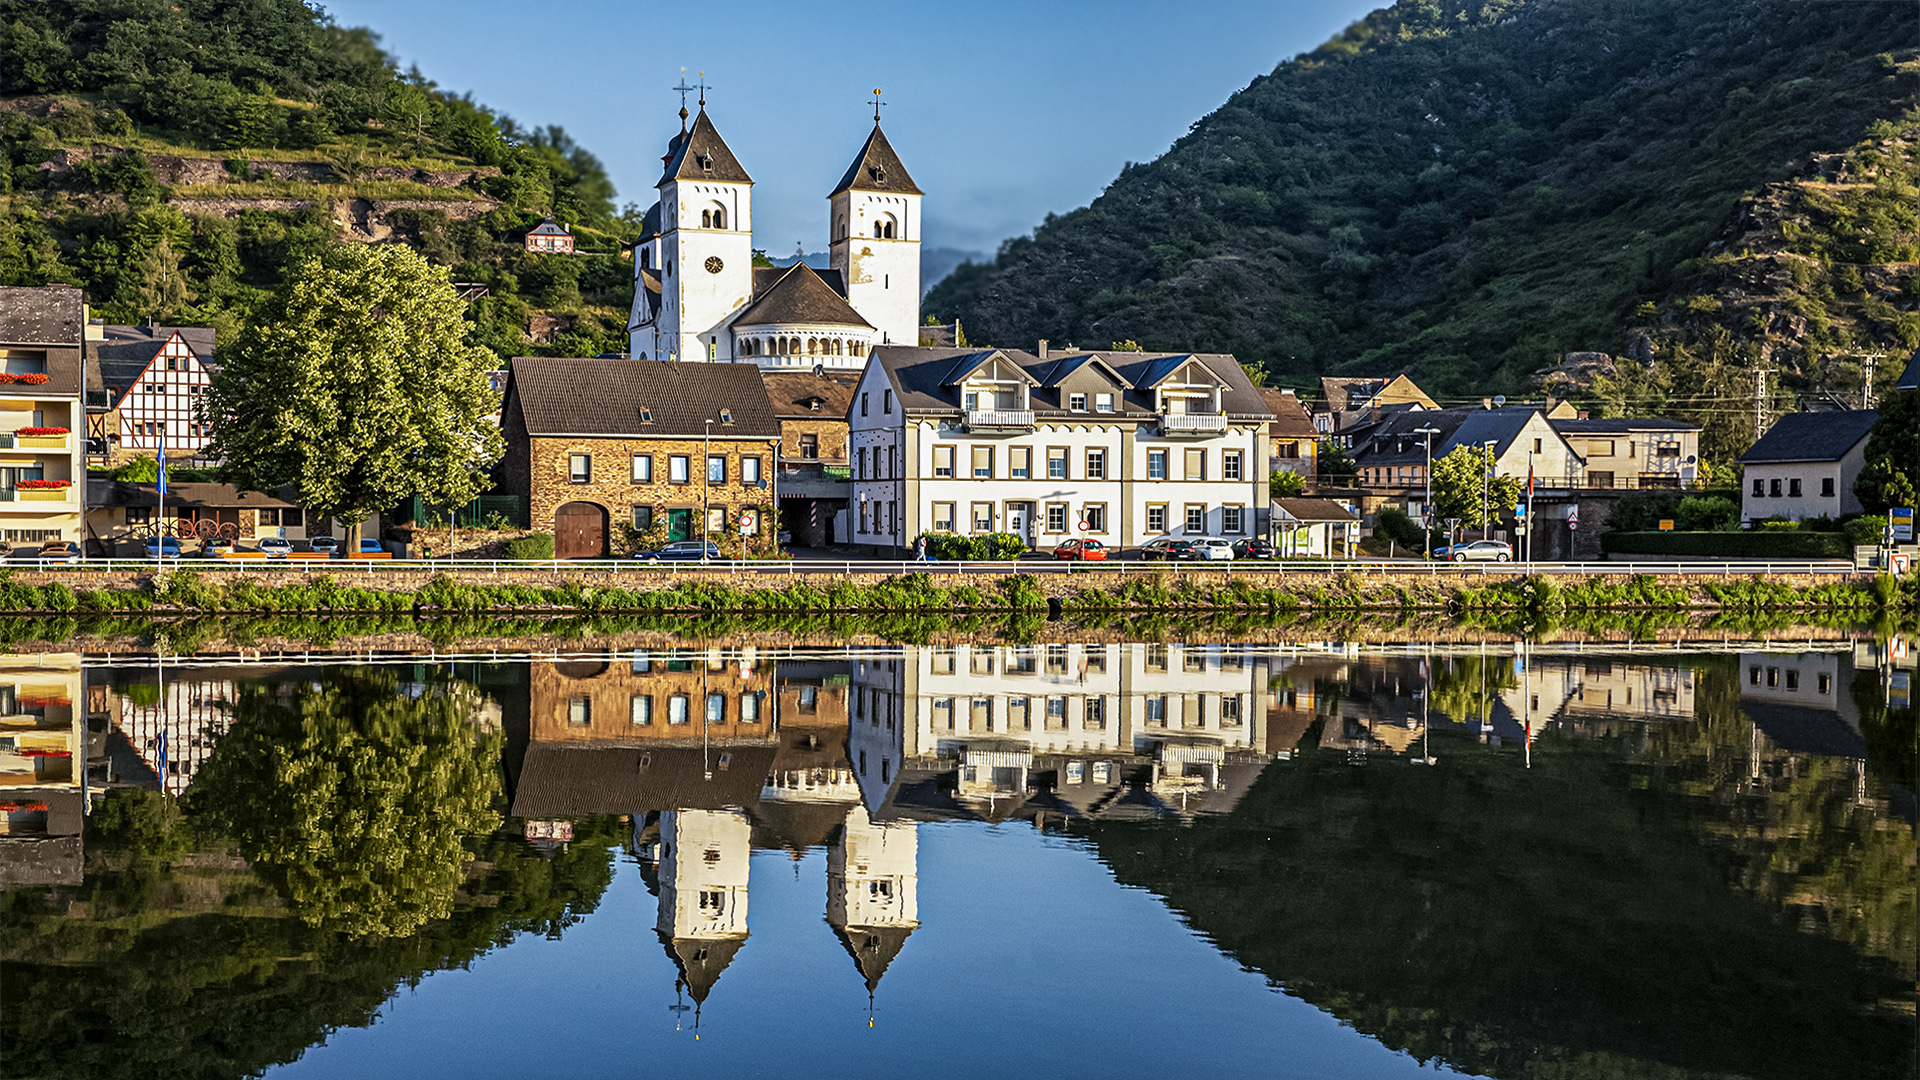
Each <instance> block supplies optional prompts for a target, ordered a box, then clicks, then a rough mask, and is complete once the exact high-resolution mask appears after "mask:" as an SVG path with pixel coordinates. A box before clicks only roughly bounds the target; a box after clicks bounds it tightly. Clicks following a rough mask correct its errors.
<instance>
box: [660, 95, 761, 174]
mask: <svg viewBox="0 0 1920 1080" xmlns="http://www.w3.org/2000/svg"><path fill="white" fill-rule="evenodd" d="M672 150H673V153H672V156H671V157H669V158H668V159H667V171H666V172H665V173H664V174H663V175H662V176H661V177H660V183H661V184H665V183H667V182H669V181H672V180H716V181H719V182H721V183H725V184H751V183H753V177H751V176H748V175H747V170H746V169H745V168H743V167H741V165H740V159H739V158H736V157H734V156H733V151H732V150H731V149H730V148H729V147H728V146H727V140H725V139H722V138H721V137H720V132H718V131H716V130H715V129H714V126H713V121H712V120H709V119H707V110H706V109H705V108H702V109H701V110H700V114H699V115H698V116H695V117H694V118H693V127H691V128H689V129H688V131H687V133H686V135H685V136H684V137H681V136H676V137H675V138H674V141H673V147H672ZM655 186H659V185H655Z"/></svg>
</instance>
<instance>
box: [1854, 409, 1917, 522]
mask: <svg viewBox="0 0 1920 1080" xmlns="http://www.w3.org/2000/svg"><path fill="white" fill-rule="evenodd" d="M1917 489H1920V390H1902V391H1899V392H1898V393H1893V394H1888V395H1887V396H1886V397H1885V398H1883V399H1881V401H1880V415H1879V417H1878V418H1877V419H1876V420H1874V422H1873V431H1872V433H1870V434H1869V435H1868V436H1867V449H1866V466H1865V467H1864V468H1862V469H1861V470H1860V478H1859V479H1857V480H1855V481H1854V482H1853V493H1854V494H1855V495H1857V496H1859V498H1860V505H1861V506H1862V507H1864V508H1866V510H1867V511H1868V512H1869V513H1884V512H1885V511H1886V510H1888V509H1889V508H1891V507H1895V506H1912V505H1914V501H1915V495H1916V490H1917Z"/></svg>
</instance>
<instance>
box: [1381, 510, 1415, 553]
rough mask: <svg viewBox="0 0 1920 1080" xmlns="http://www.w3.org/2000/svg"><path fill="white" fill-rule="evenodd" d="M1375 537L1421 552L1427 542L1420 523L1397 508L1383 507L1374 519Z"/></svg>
mask: <svg viewBox="0 0 1920 1080" xmlns="http://www.w3.org/2000/svg"><path fill="white" fill-rule="evenodd" d="M1373 535H1375V536H1384V537H1386V538H1387V539H1389V540H1391V541H1393V542H1394V543H1396V544H1399V545H1400V546H1401V547H1404V548H1412V549H1413V550H1415V551H1419V550H1420V545H1421V544H1423V543H1425V542H1426V535H1425V533H1424V532H1422V530H1421V528H1420V524H1419V522H1416V521H1414V520H1413V519H1412V518H1411V517H1408V516H1407V512H1406V511H1404V510H1402V509H1400V508H1399V507H1397V506H1383V507H1381V508H1380V510H1379V512H1378V513H1376V514H1375V515H1374V518H1373Z"/></svg>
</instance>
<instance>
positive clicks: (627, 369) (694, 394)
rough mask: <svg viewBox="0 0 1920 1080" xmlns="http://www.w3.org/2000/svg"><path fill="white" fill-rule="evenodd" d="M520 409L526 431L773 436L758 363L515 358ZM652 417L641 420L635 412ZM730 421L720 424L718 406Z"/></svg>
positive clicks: (511, 385) (511, 396) (511, 397)
mask: <svg viewBox="0 0 1920 1080" xmlns="http://www.w3.org/2000/svg"><path fill="white" fill-rule="evenodd" d="M516 406H517V407H518V408H519V410H520V415H521V417H522V419H523V420H524V422H525V424H526V428H527V434H529V435H620V436H656V437H662V438H668V437H685V436H693V437H699V436H701V435H704V434H706V433H707V427H706V424H705V421H707V420H712V421H713V422H714V424H713V434H714V435H715V436H721V437H726V438H764V439H773V438H778V437H779V435H780V421H779V420H778V419H776V418H775V417H774V415H773V405H772V403H771V402H769V401H768V400H767V390H766V387H765V385H764V384H762V382H761V381H760V369H758V368H756V367H753V366H752V365H750V364H709V363H704V362H699V361H689V362H684V363H675V362H671V361H666V360H574V359H560V358H557V357H546V356H537V357H528V356H522V357H516V358H515V359H514V361H513V365H512V368H511V373H510V374H509V375H508V376H507V403H506V408H507V409H512V408H514V407H516ZM643 408H644V409H646V410H648V412H649V413H650V414H651V415H652V420H651V421H647V422H643V421H642V420H641V419H640V410H641V409H643ZM721 409H728V410H731V411H732V413H733V423H731V424H723V423H721V422H720V410H721Z"/></svg>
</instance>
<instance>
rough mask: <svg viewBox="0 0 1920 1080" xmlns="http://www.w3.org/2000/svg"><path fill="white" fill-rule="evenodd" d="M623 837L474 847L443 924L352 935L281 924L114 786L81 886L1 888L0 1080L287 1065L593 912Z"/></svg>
mask: <svg viewBox="0 0 1920 1080" xmlns="http://www.w3.org/2000/svg"><path fill="white" fill-rule="evenodd" d="M623 832H624V829H623V827H622V826H621V824H620V823H619V822H618V821H616V820H614V819H611V818H599V819H588V820H583V821H578V822H576V823H575V826H574V835H575V838H576V839H575V842H574V843H573V844H571V845H569V846H568V847H567V848H566V849H564V850H561V851H557V852H553V853H551V854H550V856H548V857H542V856H541V855H540V854H538V853H536V852H534V851H533V850H531V849H530V848H529V847H528V846H527V845H526V844H525V843H523V842H521V841H520V840H519V839H518V838H517V837H505V836H498V835H495V836H483V837H475V838H472V839H470V841H469V843H470V844H471V852H472V854H471V857H472V858H473V859H474V860H475V863H474V866H475V876H474V877H473V878H471V879H470V880H468V881H467V883H466V884H465V886H464V887H463V888H462V889H461V890H460V891H459V892H457V893H456V894H455V895H454V897H453V903H452V909H451V911H450V913H449V915H448V917H447V918H445V919H437V920H433V921H430V922H428V923H426V924H425V925H423V926H422V927H421V928H420V929H419V930H418V931H417V932H415V933H414V934H412V935H411V936H409V937H406V938H382V937H360V938H354V937H348V936H346V935H342V934H336V933H332V932H330V931H328V930H325V929H322V928H317V927H313V926H310V925H308V924H306V923H305V922H303V921H302V920H301V919H298V918H295V917H294V916H293V915H292V914H291V913H290V912H289V911H288V909H287V908H286V907H285V906H284V905H283V904H281V903H280V902H279V899H278V897H277V895H276V889H275V888H274V887H273V886H271V885H268V884H267V883H265V882H263V881H262V880H260V878H259V877H258V876H256V875H255V874H254V873H253V871H252V870H251V868H249V867H248V866H247V865H246V864H245V863H243V862H242V861H240V860H238V859H234V858H231V857H230V856H228V855H227V854H226V852H225V851H224V850H223V849H224V847H225V844H226V841H225V840H224V839H220V838H213V837H205V836H196V835H195V833H194V830H193V828H192V824H191V819H184V818H182V816H181V815H179V814H177V813H175V812H174V811H173V810H172V802H171V800H169V799H167V798H166V797H165V796H162V795H160V794H158V793H149V792H141V791H133V790H118V791H114V792H112V793H111V794H110V795H109V796H108V797H107V799H106V801H105V802H104V803H103V804H102V805H101V806H100V807H99V808H97V809H96V810H95V811H94V813H93V814H92V815H91V816H90V817H89V818H88V819H87V860H88V865H87V876H86V882H85V884H84V885H83V886H81V887H80V888H79V889H78V890H77V891H75V892H73V893H72V894H71V895H69V894H68V893H67V892H64V891H63V892H61V893H58V894H56V893H53V892H51V891H49V892H40V893H36V892H33V891H30V890H19V891H15V892H12V893H7V894H0V966H4V969H5V973H6V977H5V978H4V979H0V1061H4V1062H5V1063H6V1065H5V1075H7V1076H34V1077H61V1078H66V1077H72V1078H86V1080H100V1078H105V1077H126V1078H129V1080H133V1078H138V1080H171V1078H182V1080H185V1078H189V1077H191V1078H215V1077H220V1078H225V1077H241V1076H248V1075H253V1074H255V1073H258V1072H261V1071H263V1070H265V1069H267V1068H268V1067H270V1066H273V1065H276V1064H282V1063H285V1062H290V1061H293V1060H295V1059H297V1058H298V1057H300V1055H301V1054H302V1053H303V1052H305V1050H306V1048H307V1047H308V1046H311V1045H313V1044H315V1043H318V1042H319V1041H321V1040H322V1039H324V1038H326V1036H327V1034H328V1033H329V1032H331V1031H333V1030H334V1029H336V1028H340V1027H348V1026H358V1025H365V1024H368V1023H371V1022H372V1021H373V1019H374V1017H375V1015H376V1014H377V1012H378V1010H379V1009H380V1008H381V1007H382V1006H383V1005H384V1004H385V1002H386V1001H387V1000H388V999H389V998H390V997H391V996H392V994H393V991H394V990H395V988H396V987H398V986H401V985H404V984H410V983H412V982H414V981H415V980H417V979H418V978H419V977H420V976H422V975H424V974H426V973H429V972H433V971H439V970H445V969H449V968H454V967H459V966H462V965H465V964H468V963H470V962H472V961H473V960H475V959H476V958H478V957H480V956H482V955H484V954H485V953H487V952H488V951H489V950H491V949H492V948H495V947H497V946H500V945H504V944H506V943H507V942H508V941H510V940H512V938H513V937H514V936H515V935H516V934H522V933H537V934H547V935H556V934H558V933H559V932H560V931H561V930H562V929H563V928H565V927H566V926H568V925H570V924H571V923H573V922H574V921H576V920H578V919H579V918H580V917H582V916H583V915H585V914H587V913H589V912H591V911H593V909H594V907H595V906H596V904H597V903H598V901H599V898H600V896H601V895H602V894H603V893H604V891H605V889H606V887H607V885H608V884H609V883H610V882H611V880H612V874H613V871H612V859H611V855H610V849H611V848H612V847H614V846H615V845H616V844H617V843H618V842H619V837H620V836H621V835H622V834H623ZM70 901H77V904H76V903H70Z"/></svg>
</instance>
